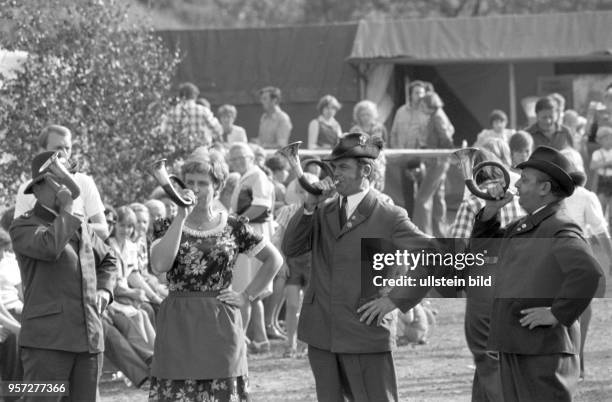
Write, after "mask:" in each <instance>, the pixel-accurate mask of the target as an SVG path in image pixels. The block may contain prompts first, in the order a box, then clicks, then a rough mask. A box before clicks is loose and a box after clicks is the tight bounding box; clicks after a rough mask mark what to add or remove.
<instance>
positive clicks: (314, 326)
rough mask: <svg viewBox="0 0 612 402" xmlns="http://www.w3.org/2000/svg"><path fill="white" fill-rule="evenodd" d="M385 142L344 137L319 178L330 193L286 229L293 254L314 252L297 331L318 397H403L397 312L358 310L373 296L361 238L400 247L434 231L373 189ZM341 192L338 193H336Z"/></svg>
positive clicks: (288, 249)
mask: <svg viewBox="0 0 612 402" xmlns="http://www.w3.org/2000/svg"><path fill="white" fill-rule="evenodd" d="M381 148H382V143H381V142H380V141H379V140H378V139H377V138H370V137H369V136H368V135H367V134H360V133H349V134H346V135H345V136H344V137H342V138H341V139H340V141H339V143H338V144H337V145H336V147H335V148H334V149H333V151H332V154H331V157H330V159H329V160H330V161H331V163H332V165H333V168H334V174H333V178H331V177H328V178H325V179H324V180H322V181H320V182H318V183H315V184H314V186H315V187H318V188H320V189H321V190H323V195H322V196H320V197H318V198H317V197H315V196H309V199H308V201H307V202H306V203H305V205H304V210H303V211H301V212H298V213H296V215H295V216H294V217H293V218H292V220H291V221H290V223H289V225H288V227H287V230H286V234H285V239H284V244H283V252H284V253H285V255H286V256H287V257H297V256H299V255H302V254H304V253H306V252H308V251H311V252H312V268H311V274H310V284H309V286H308V288H307V289H306V292H305V295H304V302H303V305H302V311H301V313H300V322H299V326H298V338H299V339H300V340H302V341H304V342H306V343H307V344H308V358H309V362H310V366H311V369H312V372H313V374H314V378H315V383H316V390H317V398H318V400H319V401H343V400H344V398H348V399H350V400H353V401H397V399H398V394H397V384H396V376H395V367H394V363H393V357H392V354H391V350H392V348H394V347H395V333H394V331H395V318H394V316H393V315H387V316H385V317H384V318H383V317H381V318H380V324H381V325H379V326H377V325H370V323H366V322H364V321H362V320H361V317H360V316H359V314H358V313H357V309H358V307H359V306H360V305H361V304H363V303H365V302H366V301H367V299H364V297H363V294H362V292H361V290H362V287H361V285H362V283H361V266H362V262H361V253H360V248H361V239H362V238H378V239H384V240H387V241H388V242H390V243H391V244H393V245H394V247H396V248H398V249H401V248H409V247H412V246H414V244H413V241H415V240H417V241H418V240H422V239H427V236H426V235H425V234H424V233H422V232H421V231H420V230H419V229H418V228H417V227H416V226H415V225H414V224H413V223H412V222H411V221H410V219H409V218H408V215H407V214H406V211H405V210H404V209H402V208H399V207H396V206H393V205H390V204H388V203H386V202H383V201H382V200H381V199H380V198H379V195H378V193H377V192H376V191H374V189H373V188H371V186H370V174H371V172H372V164H373V163H374V160H375V159H376V158H377V157H378V155H379V153H380V150H381ZM336 191H337V193H338V196H335V197H333V198H329V196H330V195H331V194H332V193H334V192H336Z"/></svg>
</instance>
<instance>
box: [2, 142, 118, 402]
mask: <svg viewBox="0 0 612 402" xmlns="http://www.w3.org/2000/svg"><path fill="white" fill-rule="evenodd" d="M53 154H54V152H49V151H48V152H43V153H40V154H38V155H36V156H35V157H34V160H33V161H32V181H31V182H30V183H29V184H28V186H27V187H26V188H25V193H26V194H30V193H33V194H34V196H35V197H36V204H35V205H34V208H33V209H32V210H30V211H28V212H26V213H24V214H23V215H21V216H20V217H18V218H17V219H15V221H14V222H13V224H12V226H11V227H10V235H11V240H12V243H13V250H14V251H15V255H16V257H17V261H18V263H19V269H20V271H21V277H22V278H23V288H24V307H23V314H22V323H21V333H20V336H19V344H20V346H21V352H22V355H21V357H22V361H23V367H24V378H23V379H24V381H28V382H33V383H45V382H49V381H63V382H66V383H67V384H68V387H67V389H66V394H68V393H69V395H70V400H73V401H94V400H96V394H97V385H98V379H99V376H100V373H101V369H102V361H103V360H102V352H103V351H104V334H103V332H102V321H101V318H100V317H101V315H102V312H103V311H104V309H105V308H106V306H107V305H108V303H110V302H111V300H112V296H113V293H112V292H113V288H114V287H115V276H116V272H117V267H116V264H117V260H116V258H115V257H114V255H113V254H112V253H111V251H110V249H109V248H108V247H107V246H106V245H105V244H104V242H103V241H102V239H100V238H99V237H98V236H97V235H96V234H95V232H94V230H93V229H92V227H91V225H89V224H87V223H84V222H83V221H82V220H81V219H79V218H77V217H76V216H74V215H73V202H74V200H73V194H72V193H71V192H70V190H69V187H71V186H72V188H75V187H74V186H75V185H76V184H74V183H71V184H69V183H66V180H70V178H66V177H58V176H57V175H55V174H53V173H51V172H49V171H47V169H43V170H42V171H41V167H43V168H44V164H45V162H46V161H47V160H48V159H49V158H50V157H51V156H52V155H53ZM64 183H66V184H68V186H67V185H64ZM29 399H30V398H29V397H26V400H29ZM57 399H58V397H54V399H53V400H57Z"/></svg>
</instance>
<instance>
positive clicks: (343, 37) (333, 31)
mask: <svg viewBox="0 0 612 402" xmlns="http://www.w3.org/2000/svg"><path fill="white" fill-rule="evenodd" d="M356 30H357V24H355V23H353V24H333V25H316V26H298V27H274V28H246V29H245V28H240V29H203V30H184V31H158V35H160V36H161V38H162V39H163V40H164V42H165V43H166V44H167V45H168V46H169V47H170V49H175V48H176V47H177V46H178V47H180V48H181V51H182V55H183V57H184V60H183V62H182V63H181V64H180V66H179V68H178V76H179V77H181V78H180V79H181V80H189V81H192V82H193V83H194V84H196V85H197V86H198V87H199V88H200V90H201V91H202V95H203V96H206V97H207V98H208V100H210V101H211V102H212V103H213V104H219V103H221V102H230V103H233V104H252V103H258V99H259V97H258V96H257V90H258V89H259V88H262V87H264V86H267V85H274V86H277V87H279V88H281V89H282V91H283V100H284V102H316V101H318V100H319V98H320V97H321V96H322V95H325V93H333V94H334V95H335V96H336V97H337V98H338V99H340V100H341V101H343V100H344V101H346V100H354V99H358V97H359V93H358V90H357V89H356V88H357V85H356V82H357V75H356V71H355V70H354V68H353V67H352V66H351V65H349V64H348V63H346V62H345V61H346V57H347V55H348V54H350V51H351V47H352V46H353V40H354V38H355V32H356Z"/></svg>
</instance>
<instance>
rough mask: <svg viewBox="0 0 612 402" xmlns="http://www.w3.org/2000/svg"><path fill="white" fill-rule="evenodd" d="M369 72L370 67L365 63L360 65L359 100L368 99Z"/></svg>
mask: <svg viewBox="0 0 612 402" xmlns="http://www.w3.org/2000/svg"><path fill="white" fill-rule="evenodd" d="M367 72H368V66H367V65H364V64H363V63H361V64H359V99H361V100H363V99H365V98H366V86H367V85H368V84H367V78H366V77H367Z"/></svg>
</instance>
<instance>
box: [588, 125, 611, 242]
mask: <svg viewBox="0 0 612 402" xmlns="http://www.w3.org/2000/svg"><path fill="white" fill-rule="evenodd" d="M596 138H597V142H598V143H599V145H601V148H600V149H598V150H596V151H594V152H593V156H592V158H591V169H592V170H594V171H596V173H597V196H598V197H599V201H601V206H602V207H603V210H604V212H606V213H607V216H608V230H609V229H610V227H612V127H608V126H602V127H600V128H599V129H598V130H597V137H596Z"/></svg>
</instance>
